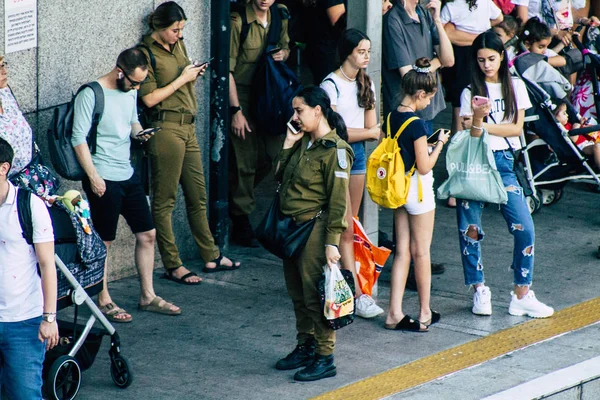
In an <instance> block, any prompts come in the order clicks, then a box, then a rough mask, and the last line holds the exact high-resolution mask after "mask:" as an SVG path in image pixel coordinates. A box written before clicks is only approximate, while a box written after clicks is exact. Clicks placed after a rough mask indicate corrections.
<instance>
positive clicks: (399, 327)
mask: <svg viewBox="0 0 600 400" xmlns="http://www.w3.org/2000/svg"><path fill="white" fill-rule="evenodd" d="M385 329H391V330H393V331H406V332H418V333H425V332H429V329H427V328H425V329H421V323H420V322H419V321H418V320H414V319H412V318H411V317H410V316H408V315H405V316H404V318H402V319H401V320H400V322H398V323H397V324H385Z"/></svg>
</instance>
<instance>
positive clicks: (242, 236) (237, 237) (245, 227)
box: [231, 215, 260, 247]
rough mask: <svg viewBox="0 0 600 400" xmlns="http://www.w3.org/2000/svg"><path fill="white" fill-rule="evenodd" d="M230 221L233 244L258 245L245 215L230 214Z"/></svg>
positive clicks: (243, 245)
mask: <svg viewBox="0 0 600 400" xmlns="http://www.w3.org/2000/svg"><path fill="white" fill-rule="evenodd" d="M231 221H233V229H232V230H231V240H232V241H233V242H235V244H237V245H239V246H242V247H260V243H258V240H256V235H255V234H254V229H252V225H251V224H250V219H249V218H248V216H247V215H231Z"/></svg>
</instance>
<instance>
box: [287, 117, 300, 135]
mask: <svg viewBox="0 0 600 400" xmlns="http://www.w3.org/2000/svg"><path fill="white" fill-rule="evenodd" d="M287 127H288V128H289V130H290V131H291V132H292V133H293V134H294V135H297V134H299V133H300V126H299V125H298V123H297V122H296V121H291V120H290V121H288V123H287Z"/></svg>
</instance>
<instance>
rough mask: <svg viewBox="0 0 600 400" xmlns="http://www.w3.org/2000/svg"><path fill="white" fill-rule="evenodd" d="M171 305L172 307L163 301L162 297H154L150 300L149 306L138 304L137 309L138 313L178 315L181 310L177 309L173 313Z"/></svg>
mask: <svg viewBox="0 0 600 400" xmlns="http://www.w3.org/2000/svg"><path fill="white" fill-rule="evenodd" d="M161 301H162V302H163V303H162V305H161V304H160V302H161ZM172 305H173V304H172V303H169V302H168V301H166V300H164V299H163V298H162V297H160V296H156V297H155V298H154V299H152V301H151V302H150V304H146V305H145V306H143V305H141V304H138V309H139V310H140V311H148V312H153V313H157V314H164V315H180V314H181V309H179V310H178V311H173V310H171V306H172Z"/></svg>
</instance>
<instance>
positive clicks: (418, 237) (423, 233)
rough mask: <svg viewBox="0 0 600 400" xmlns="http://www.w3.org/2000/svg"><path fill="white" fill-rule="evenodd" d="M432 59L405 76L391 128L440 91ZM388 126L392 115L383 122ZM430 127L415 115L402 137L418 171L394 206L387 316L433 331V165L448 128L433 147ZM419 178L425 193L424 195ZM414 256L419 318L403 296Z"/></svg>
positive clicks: (406, 326) (407, 162)
mask: <svg viewBox="0 0 600 400" xmlns="http://www.w3.org/2000/svg"><path fill="white" fill-rule="evenodd" d="M430 66H431V63H430V61H429V59H427V58H419V59H418V60H417V61H416V62H415V65H414V66H413V69H412V70H411V71H408V72H407V73H406V74H405V75H404V77H403V78H402V89H403V91H404V93H405V96H404V98H403V99H402V102H401V103H400V106H399V107H398V109H397V110H395V111H392V113H391V115H390V116H389V117H390V118H389V124H390V132H392V134H395V133H396V132H397V131H398V129H399V128H400V127H401V126H402V124H403V123H404V122H405V121H406V120H408V119H409V118H411V117H414V116H416V114H415V112H416V111H418V110H422V109H424V108H425V107H427V106H428V105H429V103H430V101H431V98H432V97H433V96H435V93H436V90H437V82H436V78H435V73H433V72H430ZM382 129H383V131H384V132H386V131H387V118H386V122H385V124H384V126H383V128H382ZM428 132H429V130H428V129H427V127H426V125H425V123H424V122H423V120H420V119H417V120H414V121H412V122H411V123H410V124H409V125H408V126H407V127H406V128H405V130H404V131H403V132H402V134H401V135H400V137H399V138H398V142H399V145H400V148H401V155H402V159H403V161H404V166H405V168H406V170H407V171H409V170H410V169H411V168H412V166H413V165H415V168H416V171H415V173H414V174H413V176H412V177H411V180H410V189H409V193H408V199H407V202H406V204H405V205H404V206H402V207H400V208H398V209H396V210H395V211H394V225H395V230H396V253H395V255H394V263H393V266H392V280H391V294H390V308H389V311H388V315H387V318H386V320H385V327H386V329H394V330H403V331H413V332H427V331H428V327H429V325H431V324H435V323H436V322H438V321H439V320H440V314H439V313H436V312H435V311H432V310H431V307H430V304H429V301H430V297H431V296H430V293H431V258H430V251H429V248H430V246H431V239H432V237H433V220H434V216H435V195H434V193H433V174H432V168H433V166H434V165H435V163H436V162H437V159H438V157H439V155H440V153H441V151H442V148H443V146H444V144H445V143H446V142H447V141H448V134H447V133H440V135H439V140H438V142H437V143H436V144H435V145H434V146H433V148H432V149H431V153H430V151H429V150H430V148H429V146H428V144H427V134H428ZM419 181H420V183H421V187H422V198H420V197H421V196H419ZM411 258H412V260H413V261H414V265H415V277H416V280H417V289H418V292H419V303H420V313H419V319H418V320H414V319H412V318H411V317H410V316H408V315H406V314H404V312H403V311H402V298H403V296H404V288H405V286H406V279H407V277H408V269H409V265H410V260H411Z"/></svg>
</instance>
